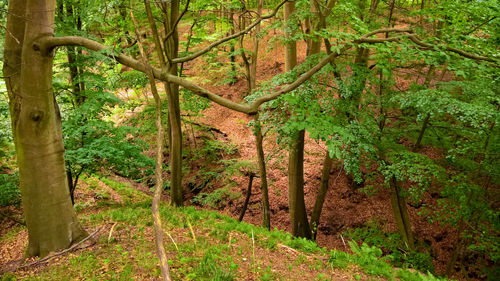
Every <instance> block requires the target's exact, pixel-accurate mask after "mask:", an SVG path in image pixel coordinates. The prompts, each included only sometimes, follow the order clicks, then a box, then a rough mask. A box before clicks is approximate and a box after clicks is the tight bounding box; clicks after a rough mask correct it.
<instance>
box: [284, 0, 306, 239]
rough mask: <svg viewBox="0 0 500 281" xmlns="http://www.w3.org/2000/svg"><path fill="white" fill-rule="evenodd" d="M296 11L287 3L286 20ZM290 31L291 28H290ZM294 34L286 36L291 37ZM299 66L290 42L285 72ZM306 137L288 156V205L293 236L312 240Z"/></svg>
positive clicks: (299, 137) (301, 134)
mask: <svg viewBox="0 0 500 281" xmlns="http://www.w3.org/2000/svg"><path fill="white" fill-rule="evenodd" d="M294 11H295V1H288V2H287V3H285V20H289V19H290V16H291V15H292V14H293V13H294ZM288 29H289V28H288ZM291 35H292V34H289V33H288V34H285V36H288V37H290V36H291ZM296 65H297V45H296V43H295V42H289V43H287V44H286V48H285V71H290V70H292V69H293V68H294V67H295V66H296ZM304 136H305V131H304V130H301V131H298V132H296V133H295V136H294V137H293V139H292V142H291V144H290V149H289V155H288V205H289V210H290V220H291V222H292V234H293V235H294V236H298V237H305V238H308V239H310V238H311V231H310V229H309V222H308V220H307V214H306V206H305V202H304Z"/></svg>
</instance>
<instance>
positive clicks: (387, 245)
mask: <svg viewBox="0 0 500 281" xmlns="http://www.w3.org/2000/svg"><path fill="white" fill-rule="evenodd" d="M344 235H345V237H349V238H351V239H352V240H353V241H356V242H359V243H363V244H364V243H366V244H367V245H370V246H374V247H378V248H380V249H382V250H383V254H384V256H385V257H386V258H387V259H388V260H390V261H391V263H392V264H393V265H394V266H396V267H404V268H407V267H410V268H415V269H418V270H421V271H422V272H434V265H433V264H432V257H431V256H430V254H428V253H424V252H406V251H402V250H401V249H404V248H405V246H404V243H403V242H402V239H401V235H400V234H399V233H386V232H383V231H382V230H381V229H380V225H379V224H377V223H376V222H369V223H367V224H366V226H363V227H359V228H353V229H349V230H348V231H346V232H344Z"/></svg>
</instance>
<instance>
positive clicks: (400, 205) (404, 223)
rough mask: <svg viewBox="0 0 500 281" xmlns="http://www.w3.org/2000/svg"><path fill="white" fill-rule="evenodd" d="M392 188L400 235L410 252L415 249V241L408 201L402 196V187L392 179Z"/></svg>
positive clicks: (392, 199)
mask: <svg viewBox="0 0 500 281" xmlns="http://www.w3.org/2000/svg"><path fill="white" fill-rule="evenodd" d="M390 186H391V205H392V210H393V213H394V217H395V218H396V224H397V226H398V230H399V233H400V234H401V236H402V237H403V241H404V242H405V243H406V246H407V247H408V249H410V250H412V251H413V250H414V249H415V242H414V239H413V232H412V231H411V223H410V216H409V214H408V208H407V206H406V200H405V198H404V196H402V195H401V187H400V185H399V182H397V180H396V178H394V177H392V178H391V180H390Z"/></svg>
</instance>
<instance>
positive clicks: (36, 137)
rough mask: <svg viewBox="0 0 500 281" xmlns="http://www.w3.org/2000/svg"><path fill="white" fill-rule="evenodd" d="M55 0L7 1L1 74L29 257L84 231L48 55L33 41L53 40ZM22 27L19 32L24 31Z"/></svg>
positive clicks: (60, 246) (62, 246)
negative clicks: (66, 160)
mask: <svg viewBox="0 0 500 281" xmlns="http://www.w3.org/2000/svg"><path fill="white" fill-rule="evenodd" d="M54 9H55V0H33V1H27V2H26V1H10V3H9V14H8V18H7V21H8V23H7V29H8V31H9V32H7V33H9V36H7V39H6V43H5V66H4V75H6V76H7V77H8V78H6V80H7V84H8V91H9V98H10V104H11V106H10V108H11V118H12V127H13V133H14V143H15V146H16V154H17V161H18V166H19V177H20V189H21V196H22V206H23V211H24V217H25V220H26V225H27V228H28V240H29V243H28V249H27V255H28V256H45V255H47V254H49V253H50V252H53V251H57V250H61V249H65V248H68V247H69V246H70V245H71V244H72V243H74V242H76V241H79V240H81V239H82V238H84V237H85V236H86V235H87V233H86V232H85V230H84V229H83V228H82V227H81V225H80V224H79V222H78V220H77V218H76V213H75V210H74V209H73V206H72V204H71V198H70V195H69V190H68V182H67V177H66V171H65V164H64V147H63V142H62V131H61V119H60V116H59V112H58V110H57V104H56V103H55V98H54V93H53V90H52V65H53V54H52V53H42V52H41V51H40V48H39V46H38V45H37V43H36V40H37V39H38V38H40V37H43V36H52V35H53V33H54V31H53V25H54ZM23 27H24V28H23Z"/></svg>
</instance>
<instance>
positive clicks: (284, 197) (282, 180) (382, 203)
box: [186, 41, 478, 280]
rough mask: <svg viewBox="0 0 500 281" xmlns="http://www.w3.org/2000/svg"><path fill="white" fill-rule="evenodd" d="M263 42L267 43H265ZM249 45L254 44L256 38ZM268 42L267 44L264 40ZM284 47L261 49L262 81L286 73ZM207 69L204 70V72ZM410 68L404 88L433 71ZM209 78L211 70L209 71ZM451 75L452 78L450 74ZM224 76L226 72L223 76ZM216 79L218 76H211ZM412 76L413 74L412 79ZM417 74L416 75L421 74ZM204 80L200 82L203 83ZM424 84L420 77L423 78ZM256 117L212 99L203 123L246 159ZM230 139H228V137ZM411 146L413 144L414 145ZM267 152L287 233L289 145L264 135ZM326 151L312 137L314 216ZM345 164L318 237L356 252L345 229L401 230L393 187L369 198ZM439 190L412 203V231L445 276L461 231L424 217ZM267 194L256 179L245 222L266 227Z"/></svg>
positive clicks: (195, 66)
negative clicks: (370, 225) (263, 204)
mask: <svg viewBox="0 0 500 281" xmlns="http://www.w3.org/2000/svg"><path fill="white" fill-rule="evenodd" d="M261 42H262V41H261ZM247 44H248V45H246V47H247V48H250V47H249V46H251V42H250V43H248V42H247ZM264 44H265V43H264ZM283 53H284V52H283V48H282V46H280V45H274V46H273V49H272V50H266V49H265V48H260V50H259V60H258V68H257V81H264V80H268V79H270V78H272V77H273V76H274V75H276V74H279V73H283V71H284V55H282V54H283ZM297 54H298V61H299V62H301V61H304V59H305V54H306V47H305V44H304V43H303V42H301V43H299V44H298V47H297ZM203 64H204V63H203V62H191V63H190V64H188V65H187V68H188V70H187V71H186V74H187V75H188V76H189V75H192V76H196V77H205V76H204V74H200V72H198V70H199V69H200V65H203ZM200 71H203V70H200ZM409 72H410V71H409V70H404V69H403V70H402V71H401V73H400V75H399V76H398V77H397V82H398V85H397V87H398V88H402V89H404V88H407V87H408V86H409V84H410V83H411V82H412V81H410V80H409V79H417V80H418V79H419V78H420V79H424V78H422V77H425V75H426V72H427V70H426V69H425V68H423V69H421V70H420V71H418V73H417V71H414V73H409ZM206 74H207V75H208V76H209V77H210V74H208V73H206ZM445 74H447V75H446V77H445ZM218 75H223V74H218ZM435 75H436V76H440V77H441V78H440V80H443V77H445V80H447V79H450V78H451V74H449V73H442V72H439V73H436V74H435ZM211 77H213V74H212V75H211ZM409 77H411V78H409ZM415 77H416V78H415ZM221 79H222V78H221V77H213V79H212V80H213V81H221ZM199 82H200V81H199ZM417 82H418V81H417ZM203 86H204V87H206V88H208V89H209V90H211V91H213V92H214V93H217V94H219V95H221V96H224V97H226V98H229V99H231V100H233V101H238V102H242V101H243V98H244V97H245V96H246V94H247V92H248V89H247V84H246V81H245V79H244V78H242V79H239V80H238V81H237V82H236V83H235V84H233V85H228V84H226V85H221V86H214V85H211V84H208V83H205V84H204V85H203ZM251 120H252V117H249V116H247V115H245V114H242V113H239V112H234V111H232V110H229V109H227V108H224V107H222V106H220V105H217V104H214V103H211V107H210V108H208V109H207V110H205V111H204V112H203V117H200V118H199V119H198V121H199V122H200V123H203V124H207V125H209V126H211V127H213V128H216V129H218V130H220V131H222V132H224V133H225V134H226V135H227V138H229V141H230V142H231V143H233V144H236V145H237V146H238V148H239V150H238V157H239V158H241V159H254V160H256V147H255V138H254V137H253V134H252V131H251V129H250V128H249V127H248V126H247V124H248V122H250V121H251ZM223 141H227V140H223ZM405 141H406V142H407V140H402V143H403V142H405ZM410 144H411V143H410ZM264 150H265V154H266V156H267V155H268V154H269V153H273V154H275V155H273V158H272V159H270V160H269V162H268V164H267V169H268V170H267V172H268V181H269V200H270V208H271V227H272V228H275V227H276V228H278V229H282V230H286V231H289V232H290V231H291V224H290V216H289V214H288V194H287V189H288V187H287V186H288V182H287V165H286V164H287V152H286V148H283V147H279V146H278V145H277V144H276V140H275V138H274V137H273V136H266V137H265V139H264ZM325 152H326V147H325V146H324V145H323V144H322V143H318V142H316V141H314V140H312V139H309V138H307V137H306V144H305V160H304V183H305V186H304V194H305V203H306V208H307V211H308V215H309V216H310V215H311V212H312V209H313V206H314V203H315V200H316V194H317V191H318V189H319V186H320V177H321V169H322V162H323V158H324V155H325ZM420 152H421V153H423V154H426V155H429V156H430V157H431V158H436V157H438V158H439V157H440V154H439V152H438V151H436V150H435V149H434V148H432V147H422V148H421V150H420ZM341 167H342V164H341V163H337V165H336V168H335V167H334V168H333V169H332V171H331V172H330V181H329V189H328V193H327V197H326V201H325V203H324V206H323V212H322V214H321V221H320V225H319V226H318V229H319V232H318V235H317V243H318V244H319V245H320V246H322V247H326V248H328V249H338V250H343V251H346V250H347V251H350V250H349V245H348V244H347V238H345V237H343V235H342V232H343V231H345V230H347V229H350V228H356V227H361V226H364V225H365V224H366V223H367V222H372V221H374V222H376V223H377V224H378V225H380V226H381V227H382V229H383V230H384V231H387V232H397V226H396V223H395V219H394V215H393V214H392V209H391V204H390V198H389V191H388V190H387V189H385V188H384V187H383V186H382V185H383V184H382V183H381V182H380V180H379V181H378V182H376V183H375V184H374V185H375V186H376V188H377V190H378V192H376V193H375V195H372V196H369V195H367V194H365V193H363V192H362V191H360V190H355V189H353V188H351V183H352V181H351V180H350V179H349V177H348V176H347V175H346V173H345V171H344V170H343V169H342V168H341ZM232 180H233V181H235V182H236V186H237V187H236V188H234V189H235V191H237V192H241V194H244V195H245V194H246V189H247V185H248V178H247V177H243V176H234V177H233V179H232ZM438 196H439V194H438V193H437V192H436V191H435V190H433V191H430V192H428V193H426V194H425V195H424V199H423V201H422V204H419V205H418V206H411V205H409V206H408V210H409V213H410V219H411V222H412V230H413V232H414V234H415V237H416V239H417V240H419V241H420V242H423V243H425V244H427V245H428V246H430V247H429V248H430V250H429V251H430V254H431V256H432V258H433V264H434V267H435V269H436V273H437V274H444V271H445V269H446V263H447V261H448V260H449V258H450V255H451V252H452V250H453V244H454V242H455V240H456V235H457V233H456V230H455V229H454V228H452V227H445V226H441V225H439V224H437V223H429V222H428V218H427V217H426V216H424V215H419V212H420V211H422V209H423V207H422V206H425V205H435V204H436V200H437V197H438ZM261 198H262V195H261V192H260V179H259V178H256V179H255V180H254V185H253V189H252V195H251V199H250V203H249V206H248V210H247V212H246V214H245V217H244V221H246V222H249V223H252V224H256V225H260V224H261V223H262V210H261ZM243 201H244V198H243V197H242V198H241V199H238V200H235V201H230V202H228V203H227V205H226V206H224V207H221V208H220V211H221V212H222V213H224V214H227V215H229V216H232V217H234V218H238V217H239V215H240V212H241V209H242V206H243ZM451 277H452V278H455V279H459V280H465V279H466V278H467V279H471V278H472V279H476V278H477V277H478V275H477V273H476V272H469V276H468V277H465V276H463V275H462V274H461V272H460V269H459V268H457V272H456V274H455V275H453V276H451Z"/></svg>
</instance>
